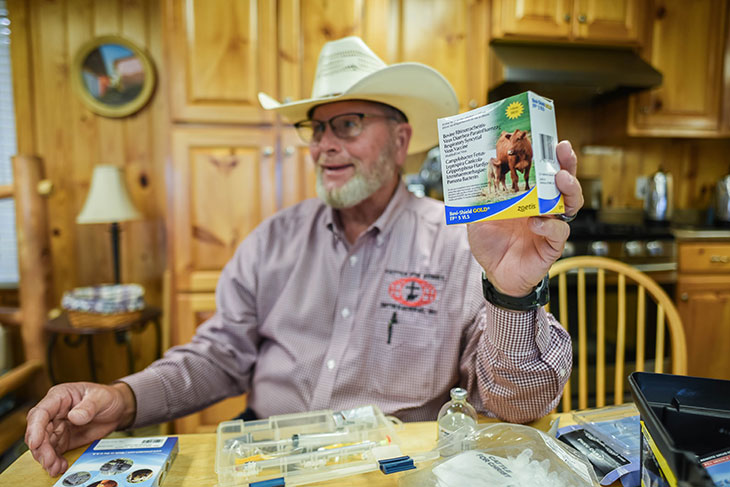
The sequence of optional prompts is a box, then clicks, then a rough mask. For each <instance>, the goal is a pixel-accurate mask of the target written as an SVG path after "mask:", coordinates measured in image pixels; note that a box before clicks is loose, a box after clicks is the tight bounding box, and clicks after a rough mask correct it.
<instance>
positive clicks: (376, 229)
mask: <svg viewBox="0 0 730 487" xmlns="http://www.w3.org/2000/svg"><path fill="white" fill-rule="evenodd" d="M410 196H411V194H410V193H409V192H408V189H407V188H406V185H405V183H403V181H402V180H401V181H400V182H399V183H398V186H397V187H396V189H395V193H393V196H392V197H391V198H390V201H389V202H388V206H386V207H385V211H384V212H383V213H382V214H381V215H380V216H379V217H378V219H377V220H375V222H373V224H372V225H370V226H369V227H368V229H367V230H366V231H365V233H370V232H373V233H374V234H378V235H380V236H381V238H380V239H379V243H382V242H383V238H384V237H387V235H389V234H390V230H391V229H392V228H393V225H394V223H395V220H396V218H397V216H398V215H399V214H400V210H401V209H402V208H403V207H404V206H405V205H406V204H407V202H408V198H409V197H410ZM324 224H325V226H326V227H327V228H328V229H329V230H330V231H331V232H332V234H333V235H335V236H336V237H337V238H339V239H340V240H343V241H344V240H345V236H344V235H343V233H342V224H341V223H340V217H339V214H338V212H337V210H336V209H334V208H332V207H329V208H328V211H325V213H324Z"/></svg>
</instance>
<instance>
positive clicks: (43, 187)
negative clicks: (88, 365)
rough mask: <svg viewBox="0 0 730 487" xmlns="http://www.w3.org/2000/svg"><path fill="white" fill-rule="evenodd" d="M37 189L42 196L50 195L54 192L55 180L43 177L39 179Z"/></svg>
mask: <svg viewBox="0 0 730 487" xmlns="http://www.w3.org/2000/svg"><path fill="white" fill-rule="evenodd" d="M36 190H37V191H38V194H39V195H41V196H50V195H51V193H52V192H53V181H51V180H50V179H41V180H40V181H38V186H37V187H36Z"/></svg>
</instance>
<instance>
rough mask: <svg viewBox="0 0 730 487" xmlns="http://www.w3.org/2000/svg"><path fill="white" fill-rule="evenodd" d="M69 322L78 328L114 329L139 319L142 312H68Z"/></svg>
mask: <svg viewBox="0 0 730 487" xmlns="http://www.w3.org/2000/svg"><path fill="white" fill-rule="evenodd" d="M66 313H67V314H68V321H69V323H71V326H75V327H76V328H114V327H115V326H119V325H122V324H124V323H129V322H130V321H134V320H137V319H139V317H140V316H142V311H141V310H140V311H125V312H122V313H87V312H85V311H75V310H67V311H66Z"/></svg>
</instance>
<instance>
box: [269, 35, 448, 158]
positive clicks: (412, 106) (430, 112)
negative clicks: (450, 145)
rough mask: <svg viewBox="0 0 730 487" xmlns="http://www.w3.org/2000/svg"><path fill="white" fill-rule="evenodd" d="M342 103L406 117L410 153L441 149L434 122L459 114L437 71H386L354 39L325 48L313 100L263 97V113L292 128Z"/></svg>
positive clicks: (396, 67)
mask: <svg viewBox="0 0 730 487" xmlns="http://www.w3.org/2000/svg"><path fill="white" fill-rule="evenodd" d="M343 100H370V101H377V102H380V103H385V104H387V105H390V106H393V107H395V108H397V109H398V110H400V111H401V112H403V113H404V114H405V115H406V117H408V122H409V123H410V124H411V126H412V127H413V135H412V137H411V143H410V146H409V148H408V153H409V154H413V153H417V152H422V151H425V150H428V149H430V148H431V147H433V146H435V145H437V144H438V131H437V126H436V119H437V118H441V117H448V116H450V115H454V114H456V113H457V112H458V110H459V102H458V100H457V99H456V93H455V92H454V89H453V88H452V87H451V84H450V83H449V82H448V81H447V80H446V78H444V77H443V76H442V75H441V74H440V73H439V72H438V71H436V70H435V69H433V68H431V67H429V66H426V65H425V64H421V63H399V64H392V65H390V66H388V65H387V64H385V63H384V62H383V61H382V60H381V59H380V58H379V57H378V56H376V55H375V53H374V52H373V51H372V50H370V48H369V47H368V46H367V45H365V43H364V42H363V41H362V39H360V38H359V37H354V36H353V37H345V38H343V39H338V40H336V41H331V42H328V43H326V44H325V45H324V46H323V47H322V51H320V53H319V60H318V62H317V71H316V73H315V75H314V86H312V96H311V98H308V99H306V100H299V101H294V102H290V103H279V102H278V101H276V100H275V99H273V98H272V97H270V96H269V95H267V94H265V93H259V103H261V106H262V107H263V108H264V109H266V110H276V111H277V112H278V113H279V114H281V115H282V116H284V117H285V118H287V119H288V120H289V121H290V122H292V123H295V122H298V121H300V120H305V119H306V118H307V116H308V114H309V110H311V109H312V108H313V107H315V106H317V105H321V104H323V103H331V102H335V101H343Z"/></svg>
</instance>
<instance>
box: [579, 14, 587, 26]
mask: <svg viewBox="0 0 730 487" xmlns="http://www.w3.org/2000/svg"><path fill="white" fill-rule="evenodd" d="M586 20H588V17H586V16H585V14H581V15H579V16H578V22H580V23H581V24H585V23H586Z"/></svg>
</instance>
